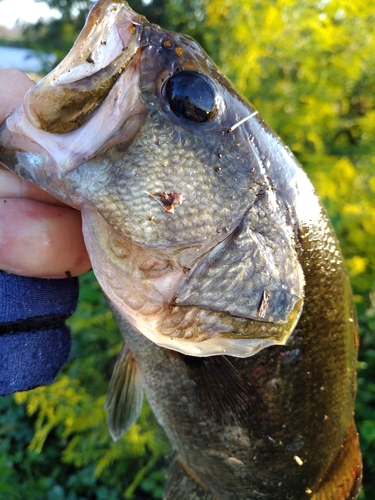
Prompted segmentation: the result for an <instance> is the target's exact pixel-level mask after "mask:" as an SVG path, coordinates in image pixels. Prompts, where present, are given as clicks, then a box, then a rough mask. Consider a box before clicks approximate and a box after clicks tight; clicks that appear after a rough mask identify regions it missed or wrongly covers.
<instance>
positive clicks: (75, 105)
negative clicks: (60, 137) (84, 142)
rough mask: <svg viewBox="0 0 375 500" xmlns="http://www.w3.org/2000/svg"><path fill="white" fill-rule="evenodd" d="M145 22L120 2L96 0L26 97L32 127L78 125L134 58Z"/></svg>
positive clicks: (59, 130)
mask: <svg viewBox="0 0 375 500" xmlns="http://www.w3.org/2000/svg"><path fill="white" fill-rule="evenodd" d="M145 22H147V21H146V19H145V18H144V17H142V16H140V15H138V14H136V13H135V12H134V11H132V10H131V9H130V7H129V6H128V4H127V3H126V2H124V1H123V0H100V1H99V2H98V3H97V4H96V5H95V6H94V7H93V8H92V10H91V11H90V13H89V16H88V18H87V21H86V24H85V26H84V28H83V30H82V31H81V33H80V35H79V37H78V38H77V40H76V42H75V43H74V45H73V47H72V49H71V51H70V52H69V54H68V55H67V56H66V57H65V59H64V60H63V61H62V62H61V63H60V64H59V65H58V66H57V67H56V68H55V69H54V70H53V71H52V72H51V73H49V74H48V75H47V76H46V77H45V78H44V79H43V80H41V82H40V83H39V84H38V85H36V86H35V87H33V88H32V89H30V91H29V92H28V94H27V95H26V96H25V101H24V104H25V106H24V109H25V113H26V116H27V118H28V119H29V121H30V122H31V123H32V125H34V126H35V127H37V128H38V129H40V130H43V131H46V132H50V133H54V134H64V133H69V132H72V131H74V130H76V129H77V128H79V127H80V126H82V125H83V124H84V123H85V122H86V121H87V120H88V119H89V118H90V117H91V115H92V113H93V112H94V111H95V110H96V108H98V106H99V105H100V104H101V103H102V102H103V101H104V100H105V99H106V98H107V97H108V95H109V93H110V91H111V89H112V88H113V86H114V85H115V83H116V82H117V80H118V79H119V77H120V75H121V74H122V73H123V72H124V71H126V69H127V68H128V67H129V65H130V63H131V61H133V59H134V58H135V57H136V54H137V51H138V49H139V47H140V37H141V33H142V29H143V25H144V23H145Z"/></svg>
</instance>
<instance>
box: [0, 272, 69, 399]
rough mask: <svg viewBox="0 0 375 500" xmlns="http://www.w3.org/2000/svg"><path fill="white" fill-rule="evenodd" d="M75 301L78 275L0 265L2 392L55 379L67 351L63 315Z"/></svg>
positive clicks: (29, 387)
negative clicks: (26, 273) (39, 274)
mask: <svg viewBox="0 0 375 500" xmlns="http://www.w3.org/2000/svg"><path fill="white" fill-rule="evenodd" d="M77 301H78V279H77V278H74V279H56V280H55V279H39V278H24V277H23V276H15V275H12V274H8V273H5V272H2V271H0V395H2V396H4V395H6V394H10V393H13V392H17V391H26V390H29V389H32V388H34V387H38V386H40V385H47V384H50V383H51V382H52V381H53V379H54V378H55V377H56V375H57V373H58V371H59V370H60V369H61V368H62V366H63V365H64V364H65V362H66V360H67V358H68V355H69V352H70V344H71V340H70V332H69V328H68V327H67V326H66V325H65V320H66V319H67V318H68V317H69V316H70V315H71V314H72V313H73V312H74V310H75V308H76V306H77Z"/></svg>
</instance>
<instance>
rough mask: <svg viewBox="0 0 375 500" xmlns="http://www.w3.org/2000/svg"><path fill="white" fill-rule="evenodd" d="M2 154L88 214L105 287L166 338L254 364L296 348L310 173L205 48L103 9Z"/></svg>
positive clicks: (25, 111) (2, 139) (21, 114)
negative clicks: (303, 185)
mask: <svg viewBox="0 0 375 500" xmlns="http://www.w3.org/2000/svg"><path fill="white" fill-rule="evenodd" d="M0 143H1V150H0V151H1V154H0V159H1V161H2V162H3V163H4V164H5V165H6V166H7V167H8V168H10V169H13V170H14V171H16V172H17V173H18V174H19V175H21V176H23V177H25V178H27V179H29V180H31V181H32V182H34V183H36V184H38V185H39V186H40V187H42V188H43V189H45V190H46V191H48V192H50V193H51V194H53V195H55V196H56V197H58V198H60V199H62V200H63V201H65V202H66V203H68V204H70V205H71V206H73V207H75V208H77V209H79V210H81V211H82V219H83V232H84V236H85V241H86V245H87V248H88V252H89V255H90V257H91V261H92V265H93V269H94V272H95V274H96V276H97V278H98V281H99V283H100V285H101V287H102V289H103V290H104V292H105V294H106V295H107V297H108V298H109V300H110V302H111V303H112V304H113V306H114V307H115V309H116V310H117V311H118V312H119V313H120V314H121V315H122V316H123V317H124V318H126V319H127V320H128V321H129V322H130V323H131V324H132V325H133V326H134V327H135V328H137V329H138V331H139V332H140V333H142V334H144V335H146V336H147V337H148V338H149V339H150V340H152V341H153V342H155V343H157V344H158V345H160V346H163V347H166V348H169V349H174V350H177V351H179V352H182V353H184V354H189V355H194V356H211V355H215V354H224V353H225V354H228V355H233V356H238V357H246V356H250V355H253V354H255V353H256V352H258V351H259V350H260V349H263V348H265V347H267V346H270V345H274V344H283V343H285V342H286V341H287V339H288V338H289V336H290V335H291V333H292V332H293V330H294V327H295V325H296V323H297V321H298V318H299V316H300V314H301V311H302V306H303V295H304V291H303V290H304V278H303V273H302V269H301V266H300V264H299V259H298V255H299V244H298V234H297V233H298V231H297V230H296V227H297V225H298V220H297V216H296V213H295V210H294V208H293V200H294V197H295V178H296V176H297V173H296V172H298V168H299V167H297V166H296V164H295V161H294V159H293V158H292V157H291V155H290V154H289V153H288V152H287V150H286V149H285V147H284V146H283V145H282V144H281V142H280V141H279V140H278V138H277V137H276V136H275V135H274V134H273V133H272V132H271V131H270V130H269V129H268V127H267V126H266V125H265V124H264V122H263V121H262V119H261V118H260V117H259V115H258V114H257V112H256V111H255V110H254V109H253V108H252V106H251V105H250V104H249V103H248V102H247V101H246V100H244V99H243V98H242V97H241V96H240V95H239V94H238V93H237V92H236V90H235V89H234V88H233V86H232V85H231V84H230V83H229V82H228V80H227V79H226V78H225V77H224V76H223V75H222V74H221V73H220V71H219V70H218V69H217V68H216V66H215V65H214V63H213V62H212V61H211V60H210V58H209V57H208V56H207V55H206V54H205V52H204V51H203V50H202V48H201V47H200V46H199V45H198V44H197V43H196V42H195V41H194V40H192V39H191V38H189V37H186V36H184V35H180V34H176V33H170V32H168V31H165V30H163V29H161V28H159V27H158V26H155V25H153V24H151V23H149V22H148V21H147V20H146V19H145V18H143V17H141V16H139V15H138V14H136V13H135V12H133V11H132V10H131V9H130V8H129V6H128V5H127V4H126V2H123V1H120V0H100V1H99V2H98V3H97V4H96V5H95V6H94V7H93V9H92V11H91V13H90V15H89V17H88V20H87V22H86V25H85V27H84V28H83V31H82V32H81V34H80V36H79V37H78V39H77V41H76V43H75V44H74V46H73V48H72V50H71V52H70V53H69V54H68V56H67V57H66V59H65V60H64V61H62V63H61V64H60V65H58V66H57V67H56V68H55V69H54V70H53V71H52V72H51V73H50V74H49V75H47V76H46V77H45V78H44V79H43V80H42V81H41V82H40V83H39V84H38V85H36V86H35V87H33V88H32V89H30V91H29V92H28V94H27V95H26V96H25V99H24V102H23V105H22V106H20V107H19V108H17V109H16V110H15V111H14V112H13V114H12V115H11V116H10V117H9V118H8V119H7V121H6V124H5V125H4V126H3V128H2V130H1V134H0Z"/></svg>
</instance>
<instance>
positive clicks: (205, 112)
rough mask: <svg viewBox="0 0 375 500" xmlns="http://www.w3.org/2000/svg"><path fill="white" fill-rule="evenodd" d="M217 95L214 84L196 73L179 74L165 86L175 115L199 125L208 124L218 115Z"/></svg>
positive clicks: (185, 72) (184, 72)
mask: <svg viewBox="0 0 375 500" xmlns="http://www.w3.org/2000/svg"><path fill="white" fill-rule="evenodd" d="M215 94H216V93H215V87H214V85H213V83H212V82H211V81H210V80H209V79H208V78H207V77H205V76H203V75H201V74H200V73H196V72H194V71H182V72H181V73H177V74H176V75H174V76H172V78H170V79H169V80H168V82H167V84H166V86H165V97H166V98H167V100H168V103H169V105H170V107H171V110H172V111H173V112H174V114H175V115H177V116H182V117H184V118H186V119H187V120H190V121H193V122H197V123H203V122H208V121H209V120H211V118H212V117H213V116H214V114H215V113H216V109H217V108H216V99H215Z"/></svg>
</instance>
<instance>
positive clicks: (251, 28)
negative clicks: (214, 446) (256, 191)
mask: <svg viewBox="0 0 375 500" xmlns="http://www.w3.org/2000/svg"><path fill="white" fill-rule="evenodd" d="M45 1H47V3H49V4H50V5H51V6H52V5H53V6H54V7H57V8H59V9H60V11H61V13H62V18H61V20H57V21H53V22H52V23H51V24H50V25H45V24H42V23H38V24H37V25H36V26H34V27H32V26H30V27H29V28H28V31H27V36H28V39H29V40H30V43H31V44H32V46H33V48H36V49H39V50H45V51H48V52H50V51H54V52H55V53H56V54H57V55H58V57H59V58H60V59H61V58H62V57H63V56H64V55H65V53H66V52H67V51H68V50H69V48H70V46H71V44H72V43H73V41H74V39H75V37H76V35H77V30H78V27H81V26H82V25H83V22H84V17H85V15H86V12H87V9H88V7H89V6H90V4H91V3H92V2H89V1H81V2H77V1H76V0H45ZM130 3H131V6H132V7H133V8H134V9H135V10H136V11H137V12H140V13H142V14H143V15H145V16H146V17H147V18H148V19H149V20H150V21H152V22H156V23H158V24H160V25H162V26H163V27H164V28H166V29H172V30H177V31H182V32H185V33H188V34H190V35H192V36H194V37H195V38H196V39H197V40H198V41H199V42H200V43H201V44H202V45H203V46H204V47H205V49H206V50H207V51H208V53H209V54H210V55H211V57H212V58H213V59H214V60H215V61H216V62H217V64H218V65H219V66H220V67H221V68H222V70H223V72H224V73H225V74H226V75H227V76H229V78H230V79H231V80H232V81H233V82H234V83H235V85H236V86H237V87H238V89H239V90H240V92H241V93H242V94H244V95H246V96H247V98H248V99H249V100H250V101H251V102H252V103H253V104H254V106H255V108H256V109H258V110H259V112H260V113H261V114H262V115H263V116H264V118H265V120H266V121H267V122H268V123H269V124H270V125H271V126H272V128H274V130H276V131H277V133H278V134H279V135H280V136H281V137H282V138H283V140H284V142H285V143H286V144H288V145H289V147H290V148H291V149H292V150H293V152H294V153H295V154H296V156H297V157H298V158H299V160H300V161H301V163H302V164H303V165H304V168H305V169H306V171H307V172H308V174H309V176H310V178H311V179H312V180H313V183H314V185H315V186H316V189H317V191H318V193H319V195H320V197H321V198H322V200H323V202H324V204H325V206H326V207H327V210H328V213H329V215H330V217H331V219H332V221H333V223H334V226H335V229H336V232H337V234H338V236H339V239H340V242H341V246H342V249H343V253H344V256H345V259H346V263H347V267H348V270H349V273H350V277H351V281H352V285H353V291H354V295H355V301H356V306H357V312H358V319H359V326H360V335H361V350H360V362H359V366H358V402H357V410H356V419H357V425H358V428H359V431H360V436H361V446H362V451H363V455H364V463H365V471H364V472H365V480H364V491H363V492H362V493H361V497H360V498H361V499H362V500H363V499H366V500H371V499H373V498H375V479H374V478H375V458H374V457H375V339H374V332H375V245H374V241H375V176H374V170H375V168H374V167H375V148H374V145H373V144H374V136H375V107H374V104H375V103H374V100H375V58H374V54H375V38H374V32H375V13H374V9H373V1H372V0H363V1H362V2H353V1H351V0H320V1H316V0H306V1H304V2H300V1H298V0H272V1H266V0H188V1H182V0H153V1H151V2H146V1H145V2H143V3H142V2H141V1H140V0H138V1H137V0H134V1H131V2H130ZM72 327H73V331H74V348H73V353H72V360H71V363H70V364H69V366H68V367H67V368H66V369H65V370H64V372H63V373H62V374H61V375H60V377H59V378H58V380H57V381H56V383H55V384H53V385H52V386H51V387H49V388H41V389H37V390H35V391H31V392H29V393H25V394H20V395H17V396H16V401H17V403H18V405H17V404H15V403H13V402H12V401H11V400H10V398H7V399H6V400H4V401H2V402H1V404H2V405H3V406H2V411H1V414H0V415H1V418H0V438H1V440H0V448H1V451H2V453H0V457H1V458H0V462H1V464H0V465H1V466H0V493H2V495H1V497H2V498H12V499H13V498H15V499H17V498H20V497H21V496H22V495H24V496H27V498H29V499H34V498H35V499H36V498H38V499H39V498H41V497H43V498H47V499H48V498H54V499H55V498H56V499H58V498H64V499H76V498H77V499H78V498H84V499H91V498H95V499H96V498H97V499H101V498H106V499H111V498H137V499H142V498H151V497H153V498H161V488H162V483H163V467H164V462H163V457H164V455H165V453H166V450H167V448H168V447H167V445H166V444H165V440H164V437H163V435H162V433H161V430H160V429H159V428H158V427H157V425H156V423H155V420H154V419H153V417H152V415H151V413H150V410H149V408H148V407H147V406H145V407H144V410H143V412H142V416H141V419H140V421H139V422H138V423H137V425H136V426H134V428H133V429H131V430H130V431H129V432H128V433H127V435H126V436H125V437H124V438H123V439H121V440H120V441H119V442H118V443H112V442H111V441H110V439H109V436H108V432H107V430H106V426H105V414H104V411H103V403H104V395H105V392H106V388H107V384H108V380H109V377H110V373H111V368H112V366H113V363H114V360H113V358H114V355H115V353H117V352H118V351H119V349H120V344H121V339H120V335H119V334H118V333H117V331H116V327H115V325H114V323H113V319H112V316H111V314H110V313H109V311H108V309H107V308H106V306H105V304H104V301H103V299H102V298H101V296H100V295H99V293H98V289H97V285H96V284H95V282H94V281H93V280H92V278H91V277H90V278H87V277H85V278H84V280H83V287H82V294H81V303H80V307H79V311H78V312H77V314H76V315H75V316H74V318H73V320H72ZM25 408H27V412H28V414H29V415H31V417H29V418H27V417H26V415H25ZM10 422H12V423H10ZM33 426H35V433H34V427H33ZM28 445H29V448H27V446H28ZM2 488H3V489H2ZM7 488H8V489H7ZM3 492H4V493H3ZM26 492H27V494H26ZM17 495H18V496H17Z"/></svg>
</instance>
